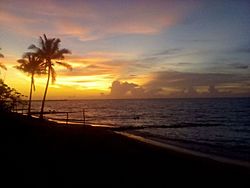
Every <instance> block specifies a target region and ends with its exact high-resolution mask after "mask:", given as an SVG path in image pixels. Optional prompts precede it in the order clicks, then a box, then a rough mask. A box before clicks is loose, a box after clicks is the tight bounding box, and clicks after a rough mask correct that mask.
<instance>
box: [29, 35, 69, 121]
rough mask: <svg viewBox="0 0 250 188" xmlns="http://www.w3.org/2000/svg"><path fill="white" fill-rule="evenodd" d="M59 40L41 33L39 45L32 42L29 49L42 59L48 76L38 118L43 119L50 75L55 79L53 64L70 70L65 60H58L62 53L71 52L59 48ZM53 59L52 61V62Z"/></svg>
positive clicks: (61, 57) (53, 80)
mask: <svg viewBox="0 0 250 188" xmlns="http://www.w3.org/2000/svg"><path fill="white" fill-rule="evenodd" d="M60 42H61V40H60V39H59V38H47V37H46V35H45V34H44V35H43V38H42V37H41V36H40V41H39V46H36V45H34V44H32V45H31V46H30V47H29V49H32V50H34V51H35V53H36V55H37V56H38V57H39V58H41V59H43V64H42V65H43V67H44V68H45V69H46V70H47V74H48V78H47V83H46V87H45V91H44V96H43V101H42V106H41V113H40V118H41V119H43V111H44V104H45V100H46V95H47V91H48V86H49V81H50V77H52V83H54V82H55V80H56V72H55V69H54V65H55V63H56V64H59V65H62V66H64V67H66V68H67V69H70V70H72V67H71V65H69V64H68V63H65V62H61V61H58V60H62V59H64V54H70V53H71V52H70V51H69V50H68V49H65V48H63V49H60V48H59V43H60ZM52 61H53V62H52Z"/></svg>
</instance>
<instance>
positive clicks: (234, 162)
mask: <svg viewBox="0 0 250 188" xmlns="http://www.w3.org/2000/svg"><path fill="white" fill-rule="evenodd" d="M115 132H116V133H117V134H120V135H123V136H125V137H128V138H131V139H135V140H138V141H140V142H143V143H146V144H150V145H153V146H157V147H161V148H164V149H167V150H172V151H174V152H178V153H180V154H185V155H192V156H195V157H199V158H205V159H208V160H212V161H216V162H219V163H225V164H229V165H236V166H241V167H244V168H248V169H249V170H250V162H247V161H242V160H237V159H230V158H226V157H222V156H218V155H213V154H208V153H203V152H199V151H195V150H192V149H187V148H184V147H180V146H176V145H172V144H167V143H163V142H160V141H157V140H154V139H148V138H145V137H142V136H139V135H136V134H131V133H126V132H119V131H115Z"/></svg>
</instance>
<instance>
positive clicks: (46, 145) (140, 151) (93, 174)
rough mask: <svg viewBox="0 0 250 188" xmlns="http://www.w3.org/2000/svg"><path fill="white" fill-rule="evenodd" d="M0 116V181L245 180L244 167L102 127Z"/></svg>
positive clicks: (166, 182)
mask: <svg viewBox="0 0 250 188" xmlns="http://www.w3.org/2000/svg"><path fill="white" fill-rule="evenodd" d="M0 118H1V125H0V147H1V163H0V165H1V174H2V175H1V176H0V179H1V181H0V184H2V183H9V184H12V183H18V184H33V185H45V186H46V185H52V184H64V185H77V184H81V185H84V184H114V185H117V186H120V185H127V186H128V185H132V184H149V183H150V184H154V185H160V184H161V185H162V184H164V185H169V184H172V183H175V184H176V185H178V184H192V185H195V184H196V185H199V182H198V180H202V181H204V182H206V184H211V185H216V184H217V183H218V182H221V183H223V184H224V185H225V184H232V183H235V184H237V185H238V186H239V185H241V184H242V185H245V184H246V183H249V177H250V169H249V168H248V167H244V166H239V165H234V164H229V163H222V162H219V161H214V160H212V159H209V158H206V157H199V156H196V155H192V154H190V153H183V152H178V151H176V150H173V149H171V148H163V147H158V146H155V145H151V144H148V143H145V142H140V141H138V140H135V139H132V138H128V137H126V136H123V135H120V134H116V133H115V132H113V131H110V130H108V129H105V128H100V127H90V126H85V127H83V126H65V125H60V124H56V123H52V122H47V121H40V120H38V119H34V118H27V117H25V116H21V115H15V114H8V115H7V114H0Z"/></svg>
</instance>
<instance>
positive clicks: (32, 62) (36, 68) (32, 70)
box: [15, 53, 46, 115]
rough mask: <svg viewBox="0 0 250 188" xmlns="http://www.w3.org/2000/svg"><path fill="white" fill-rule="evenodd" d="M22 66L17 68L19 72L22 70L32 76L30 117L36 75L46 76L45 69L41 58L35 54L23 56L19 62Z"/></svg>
mask: <svg viewBox="0 0 250 188" xmlns="http://www.w3.org/2000/svg"><path fill="white" fill-rule="evenodd" d="M17 62H18V63H20V65H18V66H15V68H17V69H18V70H21V71H23V72H25V73H28V74H29V75H30V76H31V83H30V96H29V106H28V115H30V109H31V99H32V91H33V90H34V91H35V80H34V76H35V74H39V75H40V74H45V73H46V71H45V69H44V68H43V67H42V66H41V63H42V62H43V61H42V59H41V58H39V57H37V56H36V55H35V54H34V53H25V54H24V55H23V59H19V60H17Z"/></svg>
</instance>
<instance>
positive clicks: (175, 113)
mask: <svg viewBox="0 0 250 188" xmlns="http://www.w3.org/2000/svg"><path fill="white" fill-rule="evenodd" d="M39 108H40V102H34V103H33V109H36V110H38V111H39ZM82 109H85V115H86V123H87V124H93V125H106V126H116V127H117V126H119V127H143V128H144V129H140V130H131V131H132V132H133V133H135V134H140V135H143V136H147V137H151V138H153V139H158V140H160V141H162V142H168V143H173V144H177V145H182V146H183V145H185V147H191V148H194V149H196V150H202V151H204V152H213V153H216V154H219V155H226V156H230V157H235V158H241V159H245V160H249V161H250V125H249V122H250V115H249V111H250V99H248V98H238V99H237V98H235V99H231V98H228V99H226V98H225V99H157V100H80V101H47V102H46V106H45V111H49V110H51V111H53V110H55V111H70V112H76V113H72V114H69V116H70V117H69V118H70V119H72V120H74V121H75V120H77V121H78V123H81V122H82V119H83V113H82ZM47 117H51V118H56V119H63V120H65V118H66V117H65V114H50V115H47ZM131 131H129V132H131Z"/></svg>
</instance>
